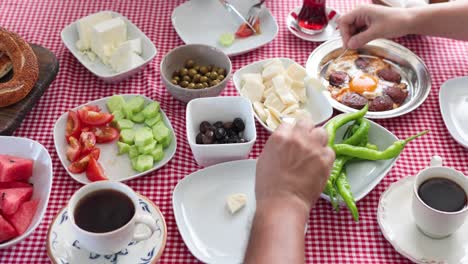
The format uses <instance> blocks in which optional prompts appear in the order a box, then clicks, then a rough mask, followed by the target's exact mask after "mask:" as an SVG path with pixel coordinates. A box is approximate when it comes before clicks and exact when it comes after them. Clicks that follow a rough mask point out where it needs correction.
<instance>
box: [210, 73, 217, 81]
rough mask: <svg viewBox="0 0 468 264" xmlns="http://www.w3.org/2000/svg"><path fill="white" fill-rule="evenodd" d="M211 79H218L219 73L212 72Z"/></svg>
mask: <svg viewBox="0 0 468 264" xmlns="http://www.w3.org/2000/svg"><path fill="white" fill-rule="evenodd" d="M210 78H211V80H216V79H218V73H217V72H215V71H212V72H211V74H210Z"/></svg>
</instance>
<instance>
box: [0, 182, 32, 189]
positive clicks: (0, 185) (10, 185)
mask: <svg viewBox="0 0 468 264" xmlns="http://www.w3.org/2000/svg"><path fill="white" fill-rule="evenodd" d="M23 187H25V188H27V187H32V185H31V184H30V183H27V182H0V190H3V189H11V188H23Z"/></svg>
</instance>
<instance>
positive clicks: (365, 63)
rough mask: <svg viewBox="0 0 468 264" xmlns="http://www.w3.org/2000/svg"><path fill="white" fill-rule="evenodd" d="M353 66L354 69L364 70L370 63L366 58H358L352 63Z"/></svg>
mask: <svg viewBox="0 0 468 264" xmlns="http://www.w3.org/2000/svg"><path fill="white" fill-rule="evenodd" d="M354 64H356V67H358V68H359V69H361V70H364V69H365V68H367V67H368V66H369V64H370V62H369V59H367V58H363V57H359V58H357V59H356V60H355V61H354Z"/></svg>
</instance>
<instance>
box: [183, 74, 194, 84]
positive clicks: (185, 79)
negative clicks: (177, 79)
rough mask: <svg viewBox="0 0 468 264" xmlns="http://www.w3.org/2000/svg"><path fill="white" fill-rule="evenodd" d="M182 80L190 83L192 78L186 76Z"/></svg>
mask: <svg viewBox="0 0 468 264" xmlns="http://www.w3.org/2000/svg"><path fill="white" fill-rule="evenodd" d="M182 80H184V81H187V82H190V81H192V78H190V76H188V75H185V76H184V77H182Z"/></svg>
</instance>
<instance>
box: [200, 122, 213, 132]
mask: <svg viewBox="0 0 468 264" xmlns="http://www.w3.org/2000/svg"><path fill="white" fill-rule="evenodd" d="M208 130H213V129H212V126H211V124H210V122H208V121H203V122H201V124H200V132H202V133H206V131H208Z"/></svg>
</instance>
